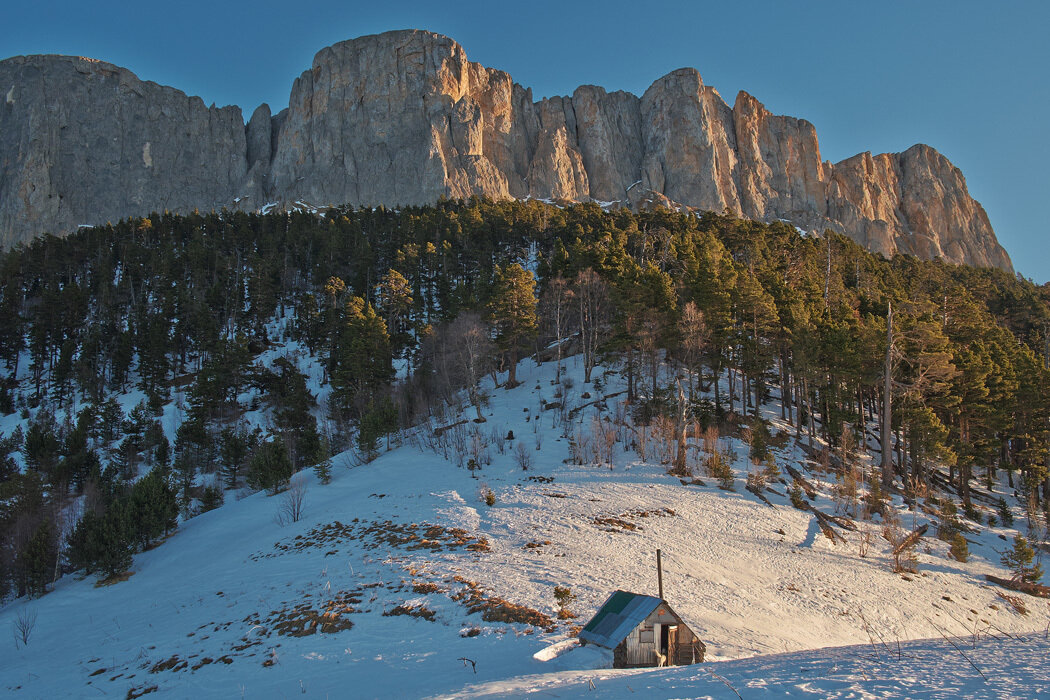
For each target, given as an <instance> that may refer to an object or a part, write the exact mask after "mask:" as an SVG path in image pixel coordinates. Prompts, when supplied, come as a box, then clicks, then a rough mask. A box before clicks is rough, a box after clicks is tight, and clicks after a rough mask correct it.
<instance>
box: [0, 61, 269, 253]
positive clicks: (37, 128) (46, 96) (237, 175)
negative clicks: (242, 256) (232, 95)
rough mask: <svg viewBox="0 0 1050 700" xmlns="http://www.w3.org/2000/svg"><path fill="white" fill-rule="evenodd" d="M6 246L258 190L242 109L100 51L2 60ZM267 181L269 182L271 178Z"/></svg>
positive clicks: (0, 231)
mask: <svg viewBox="0 0 1050 700" xmlns="http://www.w3.org/2000/svg"><path fill="white" fill-rule="evenodd" d="M0 94H2V95H3V96H4V99H3V100H2V101H0V246H2V247H9V246H10V245H12V244H13V243H16V242H19V241H24V240H27V239H29V238H31V237H32V236H34V235H37V234H40V233H44V232H51V233H55V234H64V233H68V232H70V231H72V230H75V229H76V228H77V226H78V225H80V224H99V223H105V222H106V221H109V220H112V221H117V220H118V219H120V218H122V217H126V216H128V215H129V214H138V215H141V214H148V213H149V212H150V211H153V210H157V211H160V210H164V209H171V210H178V211H188V210H192V209H194V208H200V209H211V208H213V207H221V206H223V205H225V204H228V203H230V202H231V201H232V200H233V199H234V198H237V197H244V196H249V195H253V194H254V195H255V196H256V198H257V197H258V196H260V195H261V187H260V189H259V190H258V191H257V192H249V191H246V190H245V189H244V188H245V187H246V185H247V180H246V175H247V163H246V154H247V148H246V142H245V127H244V121H243V119H242V117H241V111H240V109H238V108H237V107H223V108H221V109H216V108H214V107H212V108H208V107H206V106H205V105H204V103H203V102H202V101H201V100H200V98H197V97H187V96H186V95H185V94H184V93H182V92H180V91H178V90H175V89H173V88H168V87H163V86H160V85H157V84H156V83H150V82H143V81H141V80H139V79H138V78H136V77H135V75H134V74H132V73H131V72H130V71H127V70H125V69H123V68H118V67H117V66H114V65H111V64H108V63H103V62H100V61H94V60H91V59H84V58H75V57H69V56H29V57H21V56H20V57H16V58H12V59H8V60H5V61H0ZM260 185H261V182H260Z"/></svg>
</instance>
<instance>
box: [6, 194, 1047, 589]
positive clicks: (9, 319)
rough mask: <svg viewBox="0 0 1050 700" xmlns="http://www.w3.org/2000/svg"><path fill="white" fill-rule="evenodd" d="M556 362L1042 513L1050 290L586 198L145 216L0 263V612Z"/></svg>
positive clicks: (911, 477)
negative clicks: (612, 207) (184, 523)
mask: <svg viewBox="0 0 1050 700" xmlns="http://www.w3.org/2000/svg"><path fill="white" fill-rule="evenodd" d="M277 350H280V352H277ZM569 354H574V355H576V354H578V355H581V356H582V359H583V363H584V367H585V372H586V377H587V380H588V381H590V373H591V369H593V368H594V367H595V366H599V365H600V366H604V367H613V368H615V370H616V371H617V372H618V373H619V374H620V375H621V376H622V377H624V378H625V381H626V387H627V395H626V399H627V404H628V406H630V408H631V411H632V415H633V420H634V421H635V422H637V423H652V422H655V421H660V420H669V421H670V422H674V421H676V420H679V422H680V416H679V413H680V412H683V411H684V413H686V414H687V415H688V416H689V419H690V420H691V421H695V422H696V424H698V425H701V426H709V425H716V426H719V425H721V426H724V425H730V424H731V425H747V426H749V430H750V431H751V434H752V435H753V436H756V437H754V438H753V439H754V441H755V443H757V442H759V438H758V437H757V436H761V435H762V434H763V430H764V429H763V425H762V419H761V417H760V416H759V409H760V407H762V406H767V405H776V406H778V410H779V412H780V415H781V417H782V418H783V419H785V420H787V421H788V422H789V423H790V424H791V426H793V428H794V431H795V438H796V439H797V440H799V441H800V442H801V443H802V444H805V445H806V446H807V447H808V448H809V449H812V450H813V451H814V452H815V453H816V452H817V451H819V450H821V449H823V454H824V455H825V456H827V458H828V459H838V460H840V461H845V459H846V449H845V447H846V446H852V447H851V449H858V450H868V451H871V452H872V456H873V461H874V463H876V464H880V465H882V467H881V471H880V472H879V473H878V474H876V475H874V476H872V477H871V479H870V480H871V482H872V484H873V487H874V488H881V489H895V490H898V491H900V492H902V493H904V494H905V496H906V497H915V496H916V495H917V494H921V493H928V492H929V491H930V490H931V489H937V490H939V491H941V492H944V493H946V494H949V495H950V497H951V498H952V499H954V500H957V501H958V503H959V504H960V506H961V508H962V510H963V512H964V514H967V517H970V515H972V513H973V511H974V503H973V499H974V495H973V494H974V493H975V492H976V491H978V490H979V489H980V488H981V486H982V485H985V486H987V485H990V484H991V483H993V482H996V483H999V482H1000V481H1001V480H1003V479H1005V480H1006V483H1008V484H1009V485H1010V486H1011V487H1013V489H1014V490H1015V493H1016V495H1017V498H1018V502H1019V503H1020V504H1021V505H1022V506H1023V507H1024V508H1026V510H1027V513H1028V516H1029V518H1031V519H1040V518H1042V519H1043V520H1044V521H1045V519H1046V517H1047V515H1046V514H1047V512H1048V511H1050V468H1048V465H1050V369H1048V368H1050V290H1048V289H1047V288H1045V287H1038V286H1036V285H1034V284H1033V283H1031V282H1029V281H1026V280H1024V279H1020V278H1015V277H1012V276H1010V275H1008V274H1006V273H1004V272H1002V271H999V270H992V269H975V268H970V267H962V266H952V265H947V264H944V263H941V262H939V261H922V260H919V259H916V258H914V257H909V256H897V257H895V258H894V259H893V260H887V259H885V258H883V257H881V256H878V255H875V254H872V253H870V252H867V251H866V250H864V249H863V248H861V247H860V246H859V245H857V244H856V243H854V242H853V241H851V240H850V239H849V238H846V237H844V236H841V235H838V234H835V233H832V232H825V233H824V234H823V235H814V234H808V235H807V234H804V233H801V232H800V231H799V230H797V229H796V228H795V227H793V226H790V225H788V224H785V223H782V222H774V223H772V224H762V223H757V222H754V221H750V220H746V219H739V218H735V217H733V216H731V215H720V214H715V213H702V214H687V213H677V212H672V211H669V210H666V209H654V210H645V211H640V212H637V213H635V212H631V211H630V210H625V209H621V210H616V211H612V212H606V211H603V210H602V209H600V208H599V207H597V206H596V205H593V204H580V205H572V206H566V207H558V206H553V205H550V204H544V203H541V202H537V201H529V202H519V201H501V202H493V201H487V200H475V201H470V202H458V201H457V202H453V201H443V202H440V203H438V204H437V205H435V206H431V207H421V208H403V209H400V210H390V209H384V208H378V209H352V208H334V209H330V210H328V211H326V212H324V213H323V214H314V213H305V212H293V213H276V212H275V213H269V214H249V213H243V212H227V211H223V212H219V213H215V212H213V213H210V214H193V215H188V216H177V215H173V214H167V213H165V214H158V213H153V214H151V215H149V216H148V217H145V218H137V219H130V220H126V221H121V222H119V223H117V224H112V225H107V226H103V227H95V228H84V229H81V230H80V231H79V232H77V233H76V234H75V235H72V236H70V237H68V238H54V237H45V238H41V239H37V240H35V241H34V242H33V243H32V244H30V245H28V246H21V247H18V248H16V249H14V250H12V251H9V252H7V253H4V254H2V256H0V361H2V365H3V366H2V371H3V377H4V381H3V383H2V385H0V414H2V415H4V416H8V417H10V420H8V421H7V422H5V425H16V426H17V427H15V428H14V429H12V430H10V431H8V432H6V433H5V434H3V435H0V599H2V598H7V597H11V596H17V595H25V594H30V595H38V594H41V593H43V592H45V591H46V590H47V588H48V586H49V585H50V584H51V583H52V582H54V581H55V580H56V579H57V578H58V577H59V576H61V575H63V574H64V573H68V572H71V571H75V570H84V571H86V572H88V573H98V574H100V575H102V576H111V575H117V574H119V573H120V572H122V571H124V570H126V569H127V568H128V566H129V564H130V562H131V557H132V556H133V554H134V553H135V552H136V551H141V550H143V549H146V548H149V547H151V546H154V545H155V544H156V543H157V542H158V541H160V540H162V539H163V537H164V536H165V534H166V533H169V532H170V531H171V530H172V529H174V528H176V527H177V524H178V522H179V519H180V518H189V517H192V516H193V515H195V514H197V513H199V512H202V511H204V510H208V509H211V508H214V507H216V506H218V505H220V504H221V503H222V500H223V498H224V493H226V492H227V491H228V490H230V489H237V488H243V487H247V488H251V489H260V490H261V489H265V490H268V491H270V492H278V491H281V490H283V489H285V488H286V487H287V486H288V484H289V480H290V479H291V478H292V476H293V474H294V473H295V472H296V471H297V470H299V469H303V468H308V467H310V468H315V469H316V470H318V475H319V476H321V477H322V480H324V479H325V478H327V477H325V476H324V474H326V473H327V472H328V470H330V469H331V460H330V457H331V455H333V454H336V453H339V452H342V451H344V450H346V449H347V448H352V449H353V450H354V451H355V454H357V455H359V457H360V459H361V460H368V459H370V458H371V457H373V456H374V455H376V454H377V453H378V452H380V451H381V450H383V449H385V447H386V445H387V444H388V443H389V441H390V439H391V436H396V435H397V434H398V433H399V432H400V431H402V430H404V429H405V428H407V427H408V426H412V425H417V424H419V423H420V422H425V421H429V420H433V419H434V418H435V416H439V415H442V413H443V411H444V407H446V406H448V405H450V404H451V403H454V402H460V403H462V404H464V405H465V406H466V407H467V408H468V409H469V410H470V411H471V412H474V411H476V415H477V418H478V419H481V418H482V406H483V404H484V402H485V400H486V397H485V395H484V392H482V391H481V390H480V389H479V386H480V384H481V380H482V379H483V378H484V377H485V376H489V375H491V376H494V377H497V378H498V381H499V382H500V383H502V384H504V385H508V384H509V385H513V384H514V383H515V382H516V376H515V368H516V366H517V363H518V362H519V361H521V360H525V359H528V358H535V359H543V360H557V361H559V362H560V360H561V359H562V358H563V357H565V356H567V355H569ZM310 367H314V368H315V369H316V370H317V371H318V372H319V373H320V377H319V380H320V383H321V384H322V385H324V386H326V387H330V391H327V392H326V393H325V396H324V399H323V400H319V396H317V395H315V393H313V392H311V390H310V385H311V380H312V379H313V380H316V379H318V378H317V377H313V378H312V377H311V376H310V371H311V370H310V369H309V368H310ZM315 383H316V381H315ZM128 397H133V401H132V403H130V404H129V403H128ZM118 399H120V400H118ZM887 418H888V421H887ZM683 436H684V433H683ZM395 439H396V438H395ZM682 440H683V441H684V437H683V438H682ZM755 443H753V447H754V444H755ZM821 446H824V447H823V448H822V447H821ZM759 451H761V450H760V447H759ZM828 455H830V456H828ZM836 455H838V456H836ZM678 460H679V458H678V457H675V458H674V459H673V460H672V465H671V468H672V469H680V468H683V467H684V465H683V464H679V463H678ZM1002 510H1003V511H1006V510H1007V509H1006V504H1005V503H1003V504H1002ZM1004 517H1005V515H1004Z"/></svg>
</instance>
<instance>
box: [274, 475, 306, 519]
mask: <svg viewBox="0 0 1050 700" xmlns="http://www.w3.org/2000/svg"><path fill="white" fill-rule="evenodd" d="M305 502H306V479H305V478H304V477H303V475H302V474H296V475H295V476H293V477H292V480H291V482H290V483H289V484H288V490H287V491H285V492H284V495H283V496H282V497H281V505H280V507H279V508H278V511H277V522H279V523H280V524H282V525H286V524H288V523H297V522H299V521H300V520H301V519H302V517H303V506H304V504H305Z"/></svg>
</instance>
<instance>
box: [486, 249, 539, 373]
mask: <svg viewBox="0 0 1050 700" xmlns="http://www.w3.org/2000/svg"><path fill="white" fill-rule="evenodd" d="M494 275H495V279H494V288H493V291H492V298H491V299H490V300H489V304H488V315H489V320H490V321H491V323H492V325H493V327H494V328H495V331H496V346H497V347H498V348H499V350H500V352H501V353H503V355H504V356H505V357H506V366H507V371H508V374H507V388H508V389H510V388H513V387H515V386H517V385H518V382H517V367H518V351H519V350H520V348H521V346H522V345H523V344H524V343H525V341H527V340H529V339H530V338H532V337H533V336H534V335H535V334H536V329H537V319H536V296H535V289H536V278H535V277H533V276H532V273H531V272H529V271H527V270H526V269H525V268H523V267H522V266H521V265H519V264H517V263H513V264H510V265H507V266H505V267H500V266H499V265H497V266H496V267H495V270H494Z"/></svg>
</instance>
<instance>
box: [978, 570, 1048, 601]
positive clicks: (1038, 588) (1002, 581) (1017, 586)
mask: <svg viewBox="0 0 1050 700" xmlns="http://www.w3.org/2000/svg"><path fill="white" fill-rule="evenodd" d="M984 578H985V579H986V580H988V581H991V582H992V583H994V584H997V585H999V586H1002V587H1003V588H1009V589H1010V590H1011V591H1017V592H1018V593H1027V594H1028V595H1031V596H1035V597H1036V598H1050V586H1043V585H1041V584H1038V583H1029V582H1028V581H1020V580H1016V579H1012V578H999V577H998V576H992V575H991V574H985V575H984Z"/></svg>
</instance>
